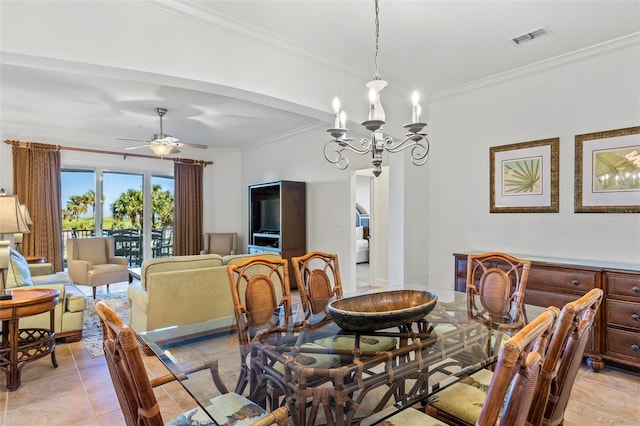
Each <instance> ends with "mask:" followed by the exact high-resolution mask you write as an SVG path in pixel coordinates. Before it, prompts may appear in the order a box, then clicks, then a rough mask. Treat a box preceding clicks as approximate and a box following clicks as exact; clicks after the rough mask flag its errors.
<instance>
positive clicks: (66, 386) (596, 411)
mask: <svg viewBox="0 0 640 426" xmlns="http://www.w3.org/2000/svg"><path fill="white" fill-rule="evenodd" d="M125 287H126V285H122V286H121V287H118V286H111V289H110V290H111V291H112V292H115V291H123V290H124V288H125ZM82 290H83V291H85V293H86V294H89V292H90V291H91V288H90V287H82ZM104 291H106V289H105V288H104V287H101V288H99V293H100V292H104ZM56 356H57V359H58V364H59V367H58V368H57V369H54V368H53V367H52V366H51V362H50V358H49V357H47V358H43V359H40V360H38V361H35V362H33V363H31V364H29V365H27V366H26V367H25V368H24V369H23V370H22V386H21V387H20V388H19V389H18V390H16V391H15V392H7V390H6V387H5V381H4V380H2V379H0V382H1V383H0V426H4V425H6V426H13V425H27V424H38V425H65V426H66V425H102V426H106V425H118V426H120V425H124V418H123V417H122V413H121V412H120V407H119V405H118V401H117V398H116V396H115V392H114V391H113V387H112V385H111V379H110V377H109V373H108V370H107V367H106V364H105V359H104V357H99V358H91V357H89V354H88V352H87V350H86V349H85V347H84V344H83V343H82V342H76V343H71V344H59V345H58V346H57V348H56ZM232 358H233V357H232ZM144 359H145V363H146V365H147V368H148V370H149V372H150V375H151V376H158V375H162V374H166V370H165V369H164V367H163V366H162V365H161V364H160V361H158V360H157V359H156V358H155V357H144ZM225 361H226V360H225ZM224 373H225V374H224V375H223V379H224V381H225V382H226V383H228V384H232V383H233V382H234V377H232V374H230V373H229V372H224ZM639 394H640V376H637V375H632V374H629V373H625V372H622V371H619V370H615V369H610V368H605V369H604V370H603V371H602V372H601V373H593V372H591V371H589V370H588V369H587V368H586V366H583V367H582V369H581V370H580V372H579V374H578V378H577V381H576V384H575V386H574V390H573V393H572V396H571V401H570V402H569V406H568V408H567V412H566V416H565V423H564V424H565V426H578V425H580V426H583V425H594V426H595V425H598V426H601V425H616V426H627V425H629V426H631V425H637V424H639V422H638V420H639V419H640V404H638V398H637V396H638V395H639ZM156 395H157V398H158V401H159V404H160V407H161V412H162V415H163V417H164V418H165V419H166V420H168V419H171V418H173V417H175V416H177V415H179V414H181V413H182V412H184V411H186V410H188V409H190V408H192V407H194V406H195V403H194V401H193V400H192V399H191V398H190V396H189V395H188V394H187V393H186V392H185V391H184V390H183V389H182V387H181V386H180V385H179V384H178V383H175V382H174V383H169V384H167V385H165V386H162V387H161V388H158V389H156Z"/></svg>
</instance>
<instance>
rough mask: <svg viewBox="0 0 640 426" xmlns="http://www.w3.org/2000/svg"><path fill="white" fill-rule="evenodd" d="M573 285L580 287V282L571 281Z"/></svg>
mask: <svg viewBox="0 0 640 426" xmlns="http://www.w3.org/2000/svg"><path fill="white" fill-rule="evenodd" d="M571 284H573V285H574V286H576V287H577V286H579V285H580V281H578V280H571Z"/></svg>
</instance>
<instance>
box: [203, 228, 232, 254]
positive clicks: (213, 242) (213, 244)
mask: <svg viewBox="0 0 640 426" xmlns="http://www.w3.org/2000/svg"><path fill="white" fill-rule="evenodd" d="M237 245H238V234H237V233H235V232H224V233H219V232H215V233H214V232H207V233H205V234H204V249H203V250H202V251H200V254H219V255H220V256H228V255H232V254H237V250H238V249H237Z"/></svg>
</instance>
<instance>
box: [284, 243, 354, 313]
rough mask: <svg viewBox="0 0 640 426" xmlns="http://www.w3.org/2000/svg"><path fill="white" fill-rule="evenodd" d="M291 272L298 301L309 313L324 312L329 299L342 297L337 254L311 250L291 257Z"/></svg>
mask: <svg viewBox="0 0 640 426" xmlns="http://www.w3.org/2000/svg"><path fill="white" fill-rule="evenodd" d="M291 263H293V272H294V274H295V280H296V284H297V286H298V291H299V292H300V301H301V302H302V305H303V307H304V309H305V311H306V312H308V313H310V314H311V315H316V314H319V313H323V312H324V313H326V309H327V305H328V304H329V301H330V299H332V298H336V299H341V298H342V280H341V278H340V266H339V263H338V255H337V254H330V253H323V252H320V251H312V252H309V253H307V254H305V255H303V256H298V257H292V258H291Z"/></svg>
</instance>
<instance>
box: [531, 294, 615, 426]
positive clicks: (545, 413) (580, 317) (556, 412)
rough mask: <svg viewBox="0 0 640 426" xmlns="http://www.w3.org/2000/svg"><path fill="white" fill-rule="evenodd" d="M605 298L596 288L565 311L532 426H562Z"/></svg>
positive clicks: (546, 361)
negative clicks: (570, 396) (579, 369)
mask: <svg viewBox="0 0 640 426" xmlns="http://www.w3.org/2000/svg"><path fill="white" fill-rule="evenodd" d="M602 297H603V291H602V290H600V289H598V288H594V289H593V290H591V291H589V292H588V293H587V294H585V295H584V296H582V297H580V298H579V299H578V300H575V301H573V302H570V303H567V304H566V305H565V306H564V307H563V308H562V312H561V313H560V317H559V318H558V321H557V322H556V326H555V330H554V332H553V336H552V338H551V343H550V344H549V349H548V350H547V354H546V356H545V359H544V363H543V364H542V372H541V373H540V374H541V377H540V380H539V381H538V384H537V385H536V391H535V394H536V399H535V402H534V404H533V405H532V407H531V409H530V410H529V422H530V423H531V424H534V425H559V424H562V422H563V419H564V411H565V409H566V407H567V402H568V401H569V395H570V394H571V389H572V388H573V384H574V382H575V379H576V375H577V373H578V367H579V366H580V363H581V362H582V357H583V356H584V350H585V347H586V345H587V341H588V340H589V335H590V334H591V331H592V329H593V324H594V322H595V319H596V313H597V311H598V308H599V307H600V303H601V302H602Z"/></svg>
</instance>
